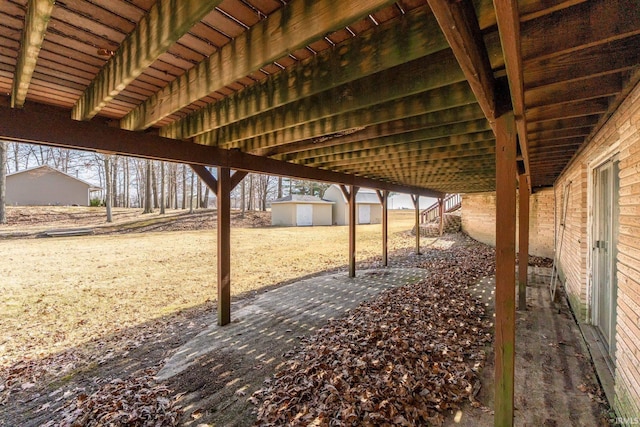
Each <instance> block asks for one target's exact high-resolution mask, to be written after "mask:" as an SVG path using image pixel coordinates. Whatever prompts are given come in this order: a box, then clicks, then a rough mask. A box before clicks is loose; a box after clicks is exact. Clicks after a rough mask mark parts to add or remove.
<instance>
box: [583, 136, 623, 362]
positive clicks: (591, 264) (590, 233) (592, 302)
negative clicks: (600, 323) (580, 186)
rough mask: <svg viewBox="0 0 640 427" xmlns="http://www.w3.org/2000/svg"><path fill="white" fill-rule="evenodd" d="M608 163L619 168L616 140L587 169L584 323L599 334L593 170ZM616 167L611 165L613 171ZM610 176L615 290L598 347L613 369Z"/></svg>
mask: <svg viewBox="0 0 640 427" xmlns="http://www.w3.org/2000/svg"><path fill="white" fill-rule="evenodd" d="M607 163H611V164H612V166H613V165H614V164H615V163H618V171H619V159H618V144H615V146H612V147H610V149H609V150H607V152H605V153H602V154H601V155H600V156H598V157H596V158H595V159H593V160H592V161H591V162H590V163H589V165H588V170H587V177H588V182H587V184H588V185H587V214H588V223H587V252H588V253H587V271H586V276H587V287H586V291H587V292H586V294H587V295H586V296H587V301H586V302H587V304H586V306H587V310H586V319H585V320H586V321H587V323H589V324H591V325H593V327H594V328H595V330H598V334H600V331H599V328H598V327H597V323H596V318H595V316H596V315H597V314H596V313H597V308H596V298H597V293H596V292H595V280H594V269H595V267H596V266H595V259H594V258H595V257H594V250H593V248H594V246H595V240H596V236H595V226H596V224H595V221H596V209H597V208H598V206H599V205H598V201H597V200H595V196H596V173H597V171H598V169H600V168H601V167H602V166H605V165H606V164H607ZM614 170H615V168H612V172H613V171H614ZM611 178H612V180H613V179H616V180H618V184H617V192H613V193H612V194H611V197H612V203H613V209H614V211H613V212H612V229H611V240H612V245H611V253H610V256H611V259H612V262H611V266H610V267H611V273H610V274H611V281H612V284H611V285H612V286H613V287H614V289H615V292H614V293H613V295H612V297H613V298H612V300H611V316H612V324H611V330H610V340H609V342H607V345H604V342H602V343H601V351H602V353H603V355H605V356H606V357H607V359H608V365H609V369H610V370H611V371H612V373H613V367H614V366H615V348H616V329H617V301H616V299H617V293H618V292H617V287H618V285H617V282H618V281H617V270H616V268H615V267H616V258H617V238H616V233H617V230H616V227H617V225H618V224H619V218H618V217H619V201H618V200H617V199H616V197H619V192H620V184H619V178H618V177H617V176H615V178H614V174H613V173H612V174H611ZM601 340H604V337H602V336H601Z"/></svg>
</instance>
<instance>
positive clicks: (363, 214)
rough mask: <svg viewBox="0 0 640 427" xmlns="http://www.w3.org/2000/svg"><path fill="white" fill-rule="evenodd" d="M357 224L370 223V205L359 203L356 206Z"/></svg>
mask: <svg viewBox="0 0 640 427" xmlns="http://www.w3.org/2000/svg"><path fill="white" fill-rule="evenodd" d="M358 224H371V205H360V207H359V208H358Z"/></svg>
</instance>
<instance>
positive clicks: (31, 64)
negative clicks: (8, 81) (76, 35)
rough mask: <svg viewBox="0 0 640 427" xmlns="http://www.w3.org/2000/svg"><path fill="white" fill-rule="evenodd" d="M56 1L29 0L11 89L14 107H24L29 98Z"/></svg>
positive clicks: (12, 105)
mask: <svg viewBox="0 0 640 427" xmlns="http://www.w3.org/2000/svg"><path fill="white" fill-rule="evenodd" d="M54 3H55V1H54V0H29V3H28V4H27V13H26V16H25V23H24V30H23V32H22V41H21V44H20V54H19V56H18V61H17V64H16V69H15V72H14V79H13V87H12V90H11V107H13V108H20V107H22V106H23V105H24V102H25V100H26V99H27V92H28V90H29V84H30V83H31V77H32V76H33V72H34V70H35V68H36V62H37V61H38V55H39V53H40V47H41V46H42V41H43V40H44V36H45V33H46V31H47V26H48V25H49V18H50V17H51V12H52V11H53V6H54Z"/></svg>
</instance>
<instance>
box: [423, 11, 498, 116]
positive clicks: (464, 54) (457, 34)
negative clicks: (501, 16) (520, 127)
mask: <svg viewBox="0 0 640 427" xmlns="http://www.w3.org/2000/svg"><path fill="white" fill-rule="evenodd" d="M428 3H429V6H430V7H431V10H432V12H433V14H434V15H435V17H436V19H437V20H438V23H439V24H440V28H441V29H442V32H443V33H444V36H445V38H446V39H447V41H448V42H449V45H450V46H451V50H453V53H454V55H455V56H456V59H457V60H458V63H459V64H460V68H462V71H463V73H464V75H465V77H466V78H467V81H468V82H469V86H471V90H473V93H474V94H475V95H476V97H477V99H478V104H480V108H482V111H483V112H484V114H485V116H486V117H487V120H489V122H490V123H493V122H494V120H495V118H496V117H497V116H499V115H500V111H499V108H502V106H500V105H498V104H497V100H496V81H495V78H494V77H493V72H492V70H491V63H490V61H489V56H488V54H487V49H486V46H485V44H484V40H483V38H482V34H481V33H480V26H479V24H478V19H477V17H476V13H475V10H474V8H473V4H472V2H471V1H470V0H461V1H456V2H450V1H447V0H428ZM492 126H493V125H492Z"/></svg>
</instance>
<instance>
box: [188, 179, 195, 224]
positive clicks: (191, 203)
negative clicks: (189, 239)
mask: <svg viewBox="0 0 640 427" xmlns="http://www.w3.org/2000/svg"><path fill="white" fill-rule="evenodd" d="M194 175H195V174H194V173H193V171H191V192H190V194H191V197H189V213H190V214H192V213H193V181H194Z"/></svg>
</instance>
